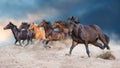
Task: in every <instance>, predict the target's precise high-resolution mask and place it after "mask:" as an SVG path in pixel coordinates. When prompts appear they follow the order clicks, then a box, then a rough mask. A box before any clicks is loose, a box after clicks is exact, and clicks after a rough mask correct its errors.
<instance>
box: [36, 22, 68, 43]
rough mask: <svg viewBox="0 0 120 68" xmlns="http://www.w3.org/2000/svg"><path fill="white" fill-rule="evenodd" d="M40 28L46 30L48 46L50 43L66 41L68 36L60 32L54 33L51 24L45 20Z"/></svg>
mask: <svg viewBox="0 0 120 68" xmlns="http://www.w3.org/2000/svg"><path fill="white" fill-rule="evenodd" d="M38 26H39V27H44V29H45V36H46V38H47V41H46V43H45V44H46V45H47V44H48V42H49V41H58V40H65V39H66V36H67V34H66V33H64V32H60V31H54V29H53V28H52V25H51V23H50V22H47V21H45V20H43V21H42V22H41V23H40V24H39V25H38Z"/></svg>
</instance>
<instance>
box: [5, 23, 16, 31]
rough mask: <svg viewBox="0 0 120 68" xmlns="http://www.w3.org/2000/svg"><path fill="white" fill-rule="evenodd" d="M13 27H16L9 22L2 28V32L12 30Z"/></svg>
mask: <svg viewBox="0 0 120 68" xmlns="http://www.w3.org/2000/svg"><path fill="white" fill-rule="evenodd" d="M14 27H17V26H16V25H14V24H13V23H12V22H9V24H8V25H6V26H5V27H4V30H6V29H12V28H14Z"/></svg>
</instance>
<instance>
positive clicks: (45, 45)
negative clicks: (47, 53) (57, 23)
mask: <svg viewBox="0 0 120 68" xmlns="http://www.w3.org/2000/svg"><path fill="white" fill-rule="evenodd" d="M44 41H45V44H44V47H45V48H47V47H48V48H51V47H50V46H47V44H48V43H49V40H44Z"/></svg>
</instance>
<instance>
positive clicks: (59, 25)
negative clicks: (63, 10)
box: [52, 21, 69, 33]
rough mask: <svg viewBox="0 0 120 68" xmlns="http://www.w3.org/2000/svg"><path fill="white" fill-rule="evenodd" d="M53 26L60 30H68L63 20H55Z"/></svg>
mask: <svg viewBox="0 0 120 68" xmlns="http://www.w3.org/2000/svg"><path fill="white" fill-rule="evenodd" d="M52 27H53V28H58V29H59V30H60V31H61V32H66V33H68V32H69V29H68V26H67V23H66V22H63V21H55V22H54V24H53V25H52Z"/></svg>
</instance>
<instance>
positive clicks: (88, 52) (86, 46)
mask: <svg viewBox="0 0 120 68" xmlns="http://www.w3.org/2000/svg"><path fill="white" fill-rule="evenodd" d="M85 48H86V53H87V55H88V57H90V51H89V48H88V42H87V41H85Z"/></svg>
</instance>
